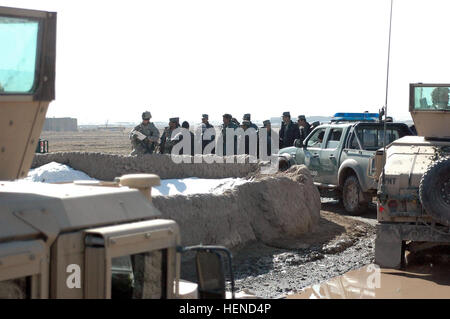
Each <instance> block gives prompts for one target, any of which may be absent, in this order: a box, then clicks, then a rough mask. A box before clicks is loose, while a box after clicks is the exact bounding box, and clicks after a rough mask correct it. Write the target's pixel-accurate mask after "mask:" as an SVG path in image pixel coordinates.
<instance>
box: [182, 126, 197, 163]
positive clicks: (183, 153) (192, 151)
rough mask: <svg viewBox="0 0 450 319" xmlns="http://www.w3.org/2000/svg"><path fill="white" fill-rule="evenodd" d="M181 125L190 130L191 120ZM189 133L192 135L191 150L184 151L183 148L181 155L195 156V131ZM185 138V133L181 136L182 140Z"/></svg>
mask: <svg viewBox="0 0 450 319" xmlns="http://www.w3.org/2000/svg"><path fill="white" fill-rule="evenodd" d="M181 127H182V128H184V129H186V130H188V131H189V122H188V121H184V122H183V124H181ZM189 134H190V136H191V152H190V153H189V152H186V151H184V152H183V149H181V150H180V155H191V156H194V133H192V132H191V131H189ZM182 140H183V135H182V136H181V138H180V141H182Z"/></svg>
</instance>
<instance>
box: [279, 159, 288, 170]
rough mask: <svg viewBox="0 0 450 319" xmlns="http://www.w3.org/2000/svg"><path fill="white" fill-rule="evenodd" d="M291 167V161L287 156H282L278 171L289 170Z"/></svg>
mask: <svg viewBox="0 0 450 319" xmlns="http://www.w3.org/2000/svg"><path fill="white" fill-rule="evenodd" d="M289 167H290V165H289V161H288V160H287V159H285V158H280V160H279V162H278V171H280V172H284V171H287V170H288V168H289Z"/></svg>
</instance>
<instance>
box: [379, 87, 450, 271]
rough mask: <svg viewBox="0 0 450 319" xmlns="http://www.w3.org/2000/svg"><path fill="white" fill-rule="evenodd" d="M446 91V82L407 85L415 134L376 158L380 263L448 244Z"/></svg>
mask: <svg viewBox="0 0 450 319" xmlns="http://www.w3.org/2000/svg"><path fill="white" fill-rule="evenodd" d="M449 92H450V84H423V83H416V84H410V96H409V110H410V113H411V116H412V118H413V120H414V125H415V128H416V130H417V133H418V136H405V137H403V138H400V139H398V140H396V141H394V142H393V143H391V144H389V145H388V146H387V147H386V153H384V151H383V150H379V151H378V152H377V154H376V156H375V160H374V162H373V166H372V167H373V171H374V172H375V176H376V178H377V179H378V194H377V197H378V203H377V218H378V225H377V238H376V244H375V261H376V263H377V264H379V265H380V266H384V267H393V268H399V267H401V266H402V264H404V262H405V250H409V249H410V248H412V247H414V246H415V247H418V245H430V243H450V126H449V124H450V106H449ZM383 165H384V166H383ZM383 167H384V168H383Z"/></svg>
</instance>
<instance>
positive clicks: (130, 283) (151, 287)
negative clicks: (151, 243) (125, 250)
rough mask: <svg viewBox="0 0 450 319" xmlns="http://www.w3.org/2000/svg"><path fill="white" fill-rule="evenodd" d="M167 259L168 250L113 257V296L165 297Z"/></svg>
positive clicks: (127, 297)
mask: <svg viewBox="0 0 450 319" xmlns="http://www.w3.org/2000/svg"><path fill="white" fill-rule="evenodd" d="M165 260H166V250H158V251H153V252H149V253H143V254H136V255H129V256H123V257H117V258H113V259H112V267H111V271H112V285H111V286H112V288H111V298H113V299H161V298H165V297H166V291H165V289H166V283H165Z"/></svg>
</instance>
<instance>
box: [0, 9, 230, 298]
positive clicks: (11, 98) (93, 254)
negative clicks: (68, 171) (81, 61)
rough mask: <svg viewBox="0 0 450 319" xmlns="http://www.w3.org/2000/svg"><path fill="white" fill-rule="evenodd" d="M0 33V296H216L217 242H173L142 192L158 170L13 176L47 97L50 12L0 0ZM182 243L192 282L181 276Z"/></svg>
mask: <svg viewBox="0 0 450 319" xmlns="http://www.w3.org/2000/svg"><path fill="white" fill-rule="evenodd" d="M0 43H1V44H2V45H1V47H2V49H1V50H0V123H1V125H0V298H116V297H117V298H185V297H190V298H195V297H204V298H206V297H214V298H223V297H224V296H225V289H224V288H225V280H224V276H223V270H222V269H223V268H222V258H221V256H222V255H223V252H224V251H225V253H226V249H225V248H224V247H205V246H195V247H184V248H183V247H180V230H179V228H178V225H177V224H176V222H174V221H173V220H167V219H161V214H160V212H159V211H158V209H156V208H155V206H154V205H153V204H152V202H151V188H152V186H155V185H158V184H159V177H158V176H156V175H151V174H136V175H126V176H122V177H118V178H116V180H115V181H110V182H94V183H92V182H90V183H88V182H76V183H71V184H36V183H31V182H26V181H23V180H20V178H22V177H25V176H27V173H28V170H29V168H30V166H31V162H32V160H33V156H34V154H35V150H36V146H37V143H38V140H39V135H40V133H41V129H42V127H43V124H44V120H45V114H46V112H47V108H48V106H49V103H50V102H51V101H52V100H54V98H55V57H56V54H55V53H56V13H54V12H43V11H34V10H24V9H16V8H6V7H0ZM189 250H196V251H198V254H197V258H196V265H197V272H198V279H199V281H198V290H197V286H196V285H195V284H194V285H192V284H189V283H187V284H184V282H183V281H181V280H180V253H181V252H184V251H189ZM219 252H220V253H219ZM229 267H230V265H229ZM230 269H231V267H230Z"/></svg>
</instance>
